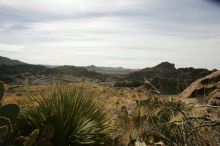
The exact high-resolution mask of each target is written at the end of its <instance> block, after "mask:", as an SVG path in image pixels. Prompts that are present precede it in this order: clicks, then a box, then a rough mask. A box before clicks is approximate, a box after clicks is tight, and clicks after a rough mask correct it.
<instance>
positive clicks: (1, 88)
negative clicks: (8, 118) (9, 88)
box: [0, 82, 5, 100]
mask: <svg viewBox="0 0 220 146" xmlns="http://www.w3.org/2000/svg"><path fill="white" fill-rule="evenodd" d="M4 92H5V87H4V83H3V82H0V100H2V98H3V96H4Z"/></svg>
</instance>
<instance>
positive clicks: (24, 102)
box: [0, 57, 220, 146]
mask: <svg viewBox="0 0 220 146" xmlns="http://www.w3.org/2000/svg"><path fill="white" fill-rule="evenodd" d="M0 80H1V81H3V82H4V83H3V82H2V83H1V96H2V97H3V98H2V99H1V104H2V105H1V112H0V114H1V119H3V117H4V119H5V120H6V119H7V120H6V121H8V122H10V123H11V124H12V125H10V127H8V126H9V124H6V123H7V122H6V121H5V122H1V126H2V127H1V130H5V131H4V132H3V131H1V132H0V134H1V135H0V136H1V137H0V143H1V144H3V145H4V146H6V145H8V146H9V145H10V146H11V145H24V146H31V145H33V146H34V145H37V146H51V145H55V146H61V145H106V146H107V145H109V146H133V145H135V146H139V145H140V146H142V145H143V146H145V145H161V146H162V145H169V146H172V145H173V146H176V145H178V146H181V145H182V146H186V145H189V146H191V145H201V146H202V145H210V146H214V145H216V146H217V145H218V144H219V142H220V139H219V137H220V71H218V70H216V69H213V70H207V69H195V68H192V67H189V68H178V69H176V68H175V65H174V64H172V63H169V62H162V63H161V64H158V65H156V66H154V67H148V68H144V69H140V70H137V69H136V70H132V69H124V68H108V67H96V66H94V65H93V66H87V67H77V66H46V65H33V64H27V63H23V62H21V61H18V60H11V59H9V58H5V57H1V58H0ZM3 92H4V93H3ZM3 95H4V96H3ZM72 102H73V103H72ZM13 106H15V107H14V109H13ZM76 108H77V109H76ZM16 109H17V110H19V111H16ZM4 110H6V111H7V110H8V112H9V113H6V111H4ZM12 112H13V113H12ZM94 112H95V113H94ZM74 114H76V115H74ZM14 116H15V117H14ZM71 118H72V119H71ZM71 121H72V123H69V122H71ZM74 123H75V124H74ZM11 126H12V127H11ZM4 127H5V128H7V132H6V129H4Z"/></svg>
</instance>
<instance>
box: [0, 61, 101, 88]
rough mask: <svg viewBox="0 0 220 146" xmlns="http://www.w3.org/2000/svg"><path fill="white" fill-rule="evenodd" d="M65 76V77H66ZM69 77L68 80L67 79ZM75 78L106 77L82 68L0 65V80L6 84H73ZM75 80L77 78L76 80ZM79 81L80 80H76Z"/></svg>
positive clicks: (97, 78)
mask: <svg viewBox="0 0 220 146" xmlns="http://www.w3.org/2000/svg"><path fill="white" fill-rule="evenodd" d="M64 76H65V77H64ZM67 76H68V78H67ZM73 77H78V78H83V77H84V78H91V79H94V80H104V79H105V75H102V74H100V73H96V72H93V71H88V70H86V69H85V68H82V67H75V66H58V67H54V68H48V67H46V66H42V65H31V64H21V65H0V80H2V81H4V82H6V83H14V84H17V83H18V84H23V83H24V82H23V81H25V82H26V80H31V81H32V82H36V81H37V80H44V79H46V80H47V81H48V82H51V80H53V81H55V80H57V79H58V78H59V79H60V80H65V81H67V82H72V81H73ZM74 80H75V78H74ZM76 80H77V81H78V79H76Z"/></svg>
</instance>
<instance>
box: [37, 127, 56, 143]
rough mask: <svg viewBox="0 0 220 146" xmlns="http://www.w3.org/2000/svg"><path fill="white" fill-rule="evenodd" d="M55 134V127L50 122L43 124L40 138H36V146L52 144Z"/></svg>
mask: <svg viewBox="0 0 220 146" xmlns="http://www.w3.org/2000/svg"><path fill="white" fill-rule="evenodd" d="M54 135H55V127H54V126H53V125H52V124H48V125H47V126H45V127H44V128H43V130H42V132H41V135H40V138H39V140H38V143H37V145H38V146H53V143H52V142H51V140H52V138H53V137H54Z"/></svg>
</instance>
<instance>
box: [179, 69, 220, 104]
mask: <svg viewBox="0 0 220 146" xmlns="http://www.w3.org/2000/svg"><path fill="white" fill-rule="evenodd" d="M180 97H181V98H206V99H207V100H208V103H209V104H210V105H213V106H220V70H219V71H216V72H213V73H212V74H210V75H207V76H205V77H204V78H200V79H198V80H197V81H195V82H193V83H192V84H191V85H190V86H189V87H188V88H186V89H185V90H184V91H183V92H182V93H181V94H180Z"/></svg>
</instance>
